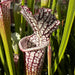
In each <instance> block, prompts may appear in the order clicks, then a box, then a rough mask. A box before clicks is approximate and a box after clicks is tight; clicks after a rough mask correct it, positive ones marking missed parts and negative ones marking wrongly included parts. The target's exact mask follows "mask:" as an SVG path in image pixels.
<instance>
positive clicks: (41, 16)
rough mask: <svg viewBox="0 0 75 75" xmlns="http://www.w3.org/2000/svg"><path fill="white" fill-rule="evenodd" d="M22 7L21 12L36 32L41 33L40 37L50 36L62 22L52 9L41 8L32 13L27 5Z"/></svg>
mask: <svg viewBox="0 0 75 75" xmlns="http://www.w3.org/2000/svg"><path fill="white" fill-rule="evenodd" d="M21 8H22V10H21V13H22V14H23V16H24V17H25V19H26V20H27V21H28V23H29V24H30V25H31V27H32V29H33V30H34V33H36V34H38V35H40V37H41V36H43V35H44V36H46V38H49V37H50V34H51V33H52V32H53V31H54V30H55V29H57V27H58V25H59V24H60V21H59V20H57V19H56V18H55V16H54V15H52V14H51V11H52V10H51V9H48V8H40V9H39V11H38V13H36V14H35V15H32V13H31V12H30V11H29V9H28V8H27V7H26V6H22V7H21Z"/></svg>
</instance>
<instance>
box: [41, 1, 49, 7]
mask: <svg viewBox="0 0 75 75" xmlns="http://www.w3.org/2000/svg"><path fill="white" fill-rule="evenodd" d="M48 4H49V0H41V7H48Z"/></svg>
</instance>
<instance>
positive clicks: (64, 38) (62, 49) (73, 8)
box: [52, 0, 75, 73]
mask: <svg viewBox="0 0 75 75" xmlns="http://www.w3.org/2000/svg"><path fill="white" fill-rule="evenodd" d="M74 3H75V0H70V1H69V6H68V12H67V18H66V23H65V27H64V32H63V36H62V41H61V44H60V47H59V52H58V57H56V59H55V61H54V66H53V68H52V69H53V73H54V72H55V71H56V69H57V66H58V64H59V63H60V61H61V59H62V58H63V55H64V52H65V50H66V46H67V44H68V40H69V36H70V32H71V28H72V24H73V21H74V16H75V15H74V12H75V4H74Z"/></svg>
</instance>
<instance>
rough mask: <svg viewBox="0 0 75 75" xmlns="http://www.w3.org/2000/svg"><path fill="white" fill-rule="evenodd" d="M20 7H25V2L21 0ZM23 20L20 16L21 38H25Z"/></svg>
mask: <svg viewBox="0 0 75 75" xmlns="http://www.w3.org/2000/svg"><path fill="white" fill-rule="evenodd" d="M21 5H25V0H22V3H21ZM25 23H26V22H25V19H24V18H23V15H21V37H24V36H25Z"/></svg>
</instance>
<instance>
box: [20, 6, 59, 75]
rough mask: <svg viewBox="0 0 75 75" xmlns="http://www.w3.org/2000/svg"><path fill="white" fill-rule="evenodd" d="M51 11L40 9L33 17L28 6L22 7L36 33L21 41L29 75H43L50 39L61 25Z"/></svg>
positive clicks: (25, 16)
mask: <svg viewBox="0 0 75 75" xmlns="http://www.w3.org/2000/svg"><path fill="white" fill-rule="evenodd" d="M51 11H52V10H51V9H48V8H40V9H39V11H38V13H36V14H34V15H32V12H31V11H29V8H28V7H27V6H21V14H22V15H23V16H24V18H25V19H26V21H27V22H28V23H29V24H30V25H31V27H32V29H33V31H34V33H33V34H32V35H30V36H26V37H24V38H22V39H21V40H20V41H19V48H20V50H21V51H22V52H24V60H25V67H26V74H27V75H41V70H42V66H43V62H44V56H45V51H46V47H47V45H48V44H49V42H50V39H49V37H50V35H51V33H52V32H53V31H55V30H56V29H57V28H58V25H59V24H60V21H59V20H57V19H56V17H55V16H54V15H52V14H51Z"/></svg>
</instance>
